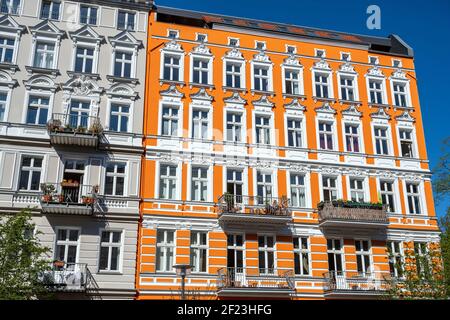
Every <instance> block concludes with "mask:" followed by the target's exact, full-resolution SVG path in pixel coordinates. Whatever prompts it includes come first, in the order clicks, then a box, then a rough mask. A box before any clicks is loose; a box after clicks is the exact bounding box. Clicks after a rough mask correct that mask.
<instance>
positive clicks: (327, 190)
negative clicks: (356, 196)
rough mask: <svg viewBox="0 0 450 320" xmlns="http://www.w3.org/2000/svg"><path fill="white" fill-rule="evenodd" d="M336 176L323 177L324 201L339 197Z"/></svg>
mask: <svg viewBox="0 0 450 320" xmlns="http://www.w3.org/2000/svg"><path fill="white" fill-rule="evenodd" d="M336 180H337V178H336V177H327V176H323V177H322V192H323V201H333V200H336V199H337V192H338V189H337V186H336Z"/></svg>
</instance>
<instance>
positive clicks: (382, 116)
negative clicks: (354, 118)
mask: <svg viewBox="0 0 450 320" xmlns="http://www.w3.org/2000/svg"><path fill="white" fill-rule="evenodd" d="M370 117H371V118H372V119H381V120H389V119H391V116H390V115H388V114H387V113H386V111H385V110H384V108H379V109H378V111H377V112H375V113H372V114H371V115H370Z"/></svg>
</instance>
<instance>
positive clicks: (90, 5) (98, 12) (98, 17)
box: [78, 3, 101, 26]
mask: <svg viewBox="0 0 450 320" xmlns="http://www.w3.org/2000/svg"><path fill="white" fill-rule="evenodd" d="M81 7H88V9H89V11H88V16H87V22H86V23H83V22H81ZM92 8H96V9H97V17H96V23H95V24H92V23H90V22H89V19H90V18H91V17H92V12H91V11H92ZM100 18H101V7H100V6H97V5H94V4H90V3H80V4H79V6H78V22H79V23H80V24H82V25H89V26H98V25H99V23H100Z"/></svg>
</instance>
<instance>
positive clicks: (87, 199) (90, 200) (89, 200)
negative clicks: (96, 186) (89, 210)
mask: <svg viewBox="0 0 450 320" xmlns="http://www.w3.org/2000/svg"><path fill="white" fill-rule="evenodd" d="M81 200H82V201H83V204H86V205H91V204H94V201H95V199H94V197H91V196H83V197H82V198H81Z"/></svg>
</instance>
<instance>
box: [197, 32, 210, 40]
mask: <svg viewBox="0 0 450 320" xmlns="http://www.w3.org/2000/svg"><path fill="white" fill-rule="evenodd" d="M207 39H208V38H207V36H206V34H204V33H198V34H197V39H196V40H197V41H198V42H206V41H207Z"/></svg>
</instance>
